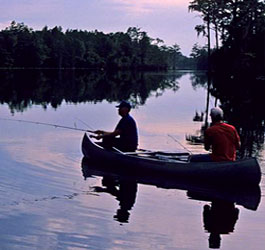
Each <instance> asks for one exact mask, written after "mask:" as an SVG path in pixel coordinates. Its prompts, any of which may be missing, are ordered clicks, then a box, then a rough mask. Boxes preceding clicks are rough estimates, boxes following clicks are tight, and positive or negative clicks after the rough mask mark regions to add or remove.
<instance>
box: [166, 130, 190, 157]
mask: <svg viewBox="0 0 265 250" xmlns="http://www.w3.org/2000/svg"><path fill="white" fill-rule="evenodd" d="M168 136H169V137H170V138H171V139H173V140H174V141H175V142H177V143H178V144H179V145H180V146H181V147H183V148H184V149H185V150H187V151H188V152H189V153H190V154H191V155H192V152H191V151H190V150H189V149H187V148H186V147H185V146H184V145H183V144H182V143H180V142H179V141H178V140H177V139H176V138H175V137H174V136H172V135H169V134H168Z"/></svg>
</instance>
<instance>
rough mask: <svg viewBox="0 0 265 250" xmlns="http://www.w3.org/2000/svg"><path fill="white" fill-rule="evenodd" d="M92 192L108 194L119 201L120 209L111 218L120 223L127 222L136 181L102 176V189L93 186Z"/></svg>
mask: <svg viewBox="0 0 265 250" xmlns="http://www.w3.org/2000/svg"><path fill="white" fill-rule="evenodd" d="M93 190H94V191H95V192H98V193H101V192H105V193H109V194H111V195H113V196H114V197H116V199H117V200H118V201H119V206H120V208H119V209H118V210H117V212H116V214H115V215H114V217H113V218H114V219H115V220H117V221H119V222H121V223H128V222H129V216H130V212H129V211H130V210H131V209H132V207H133V205H134V203H135V199H136V193H137V182H136V181H134V180H126V179H123V178H114V177H111V176H104V177H103V178H102V187H100V186H95V187H93Z"/></svg>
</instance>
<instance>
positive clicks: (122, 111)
mask: <svg viewBox="0 0 265 250" xmlns="http://www.w3.org/2000/svg"><path fill="white" fill-rule="evenodd" d="M116 108H119V115H120V116H125V115H127V114H128V113H129V112H130V110H131V108H132V106H131V104H130V103H129V102H127V101H121V103H120V104H119V105H118V106H116Z"/></svg>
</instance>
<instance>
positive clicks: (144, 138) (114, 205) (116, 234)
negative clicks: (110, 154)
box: [0, 72, 265, 250]
mask: <svg viewBox="0 0 265 250" xmlns="http://www.w3.org/2000/svg"><path fill="white" fill-rule="evenodd" d="M23 74H24V75H26V76H27V75H31V73H30V72H26V73H23ZM161 74H162V73H161ZM161 74H157V73H156V74H151V73H149V76H148V77H149V81H146V82H150V81H154V82H155V81H156V79H158V80H157V82H158V83H159V82H160V81H161V79H162V78H163V77H164V76H163V74H162V76H161ZM27 77H29V76H27ZM192 77H193V75H192V73H190V72H184V73H181V74H180V73H171V74H170V75H169V76H167V77H166V80H165V79H164V78H163V81H164V83H167V87H163V85H159V84H158V85H156V86H155V87H150V86H149V88H148V91H147V93H145V92H143V90H139V91H138V90H137V91H136V90H135V89H134V90H133V93H132V95H127V96H124V98H126V99H127V98H128V97H129V99H131V100H133V102H134V103H135V105H136V108H135V109H133V110H132V112H131V114H132V116H133V117H134V118H135V120H136V121H137V124H138V128H139V137H140V145H139V147H140V148H146V149H153V150H156V149H159V150H180V151H185V149H184V147H185V148H187V149H188V150H190V151H192V152H193V153H199V152H205V151H204V150H203V147H202V145H191V144H189V143H188V142H187V141H186V139H185V137H186V135H190V134H192V135H194V134H197V133H198V131H199V130H200V128H201V126H202V122H194V121H193V117H194V115H195V112H196V111H197V112H198V113H200V112H204V111H205V105H206V98H207V93H206V88H205V86H202V85H200V84H198V85H196V84H192ZM122 78H123V77H122V76H121V79H122ZM14 79H15V80H14V81H16V82H17V81H19V79H20V78H19V77H17V78H16V77H15V78H14ZM45 79H46V80H45V81H46V82H47V79H48V78H45ZM75 79H76V78H75ZM78 79H80V78H78ZM78 79H76V80H75V81H76V82H77V81H79V80H78ZM90 79H91V78H90V77H86V78H85V80H83V81H85V85H80V86H86V87H84V88H83V92H84V93H86V95H89V93H91V92H92V90H93V87H90V92H89V91H88V89H89V86H90V84H92V83H91V82H90ZM93 79H94V78H93ZM43 81H44V80H43V78H41V79H39V80H38V84H41V83H42V82H43ZM113 81H114V80H113ZM114 82H119V81H118V80H117V81H114ZM128 82H129V81H128ZM136 83H137V82H136ZM136 83H135V84H136ZM2 84H3V83H2ZM4 84H6V82H5V83H4ZM65 84H67V83H65ZM93 84H94V82H93ZM33 85H34V84H33ZM43 85H44V84H43ZM120 85H121V86H120V87H121V89H123V92H126V90H127V89H128V88H129V87H128V86H131V85H128V83H127V82H125V80H124V81H123V82H121V83H120ZM9 86H10V85H7V86H6V88H9ZM51 86H52V85H51ZM60 86H61V88H59V87H57V88H56V90H55V91H54V92H53V91H51V90H50V92H49V91H47V90H46V89H45V88H42V94H43V93H45V95H46V98H47V99H48V100H49V101H47V102H45V101H44V100H43V99H41V98H42V96H43V95H44V94H43V95H41V96H40V94H39V95H38V93H40V91H35V92H34V96H35V99H32V100H31V99H30V98H28V99H27V98H25V96H26V95H28V96H30V95H33V94H32V93H31V92H30V91H33V89H34V88H33V87H32V85H31V86H30V87H28V89H29V90H28V91H25V92H23V96H24V97H23V98H24V99H23V98H20V99H19V97H21V95H20V93H21V92H19V91H18V92H15V91H14V89H12V91H11V90H10V89H6V88H5V91H6V92H7V94H6V95H5V96H7V95H8V93H9V94H10V96H12V93H13V98H14V99H15V98H16V99H17V100H20V101H19V102H15V101H14V99H13V100H4V99H3V98H2V102H1V103H2V104H1V106H0V118H6V119H16V120H27V121H38V122H43V123H49V124H57V125H63V126H69V127H73V128H82V129H104V130H113V128H114V127H115V125H116V123H117V122H118V120H119V119H120V117H119V116H118V114H117V110H116V108H115V105H116V104H117V102H118V100H119V99H122V98H123V96H121V95H120V92H119V91H114V90H113V89H112V88H114V87H112V88H110V87H109V86H107V87H106V86H105V85H104V87H103V85H102V86H101V87H100V86H99V87H98V88H99V89H98V92H97V96H96V97H95V99H94V100H93V96H92V94H94V95H96V94H95V93H94V92H93V93H92V94H91V98H88V96H86V99H85V98H83V99H82V96H80V92H78V93H79V99H77V98H76V96H78V95H77V94H75V95H74V97H72V96H71V95H70V92H71V91H72V93H76V92H75V89H69V85H67V88H68V90H67V91H68V92H69V93H64V94H65V95H66V94H68V95H66V97H65V98H64V99H63V98H59V97H58V96H59V94H60V93H61V92H63V83H61V85H60ZM135 86H138V85H137V84H136V85H135ZM94 87H95V85H94ZM116 87H117V86H116ZM143 88H147V87H145V86H143V85H142V86H141V89H143ZM20 89H23V84H21V86H20ZM43 89H44V90H45V91H46V92H45V91H44V90H43ZM50 89H52V87H50ZM80 89H81V87H80ZM100 89H101V92H106V93H108V94H110V95H111V97H110V96H104V95H103V93H101V92H100ZM67 91H66V90H64V92H67ZM80 91H81V90H80ZM128 91H129V90H128ZM54 93H57V94H58V95H56V94H54ZM100 93H101V94H102V95H101V94H100ZM106 93H105V94H106ZM54 96H55V97H57V98H55V97H54ZM62 96H63V94H62ZM55 99H56V102H55ZM214 102H215V98H214V97H211V98H210V102H209V103H210V104H209V105H210V107H213V106H214ZM0 124H1V125H0V141H1V143H0V171H1V182H0V225H1V227H0V249H27V250H28V249H191V250H194V249H208V248H209V235H210V232H209V230H207V228H205V223H204V218H203V213H204V210H205V209H206V208H207V206H205V205H212V204H211V202H210V201H203V200H200V199H191V198H190V197H189V196H188V194H187V191H185V190H180V189H164V188H158V187H156V186H153V185H144V184H139V183H138V184H137V185H136V186H134V189H133V196H132V197H131V203H130V204H129V205H128V204H127V205H128V206H129V207H128V209H127V217H126V218H125V219H124V218H123V219H122V217H120V216H119V215H120V214H119V213H120V208H121V199H120V198H119V197H118V198H117V196H116V197H115V196H114V195H111V194H110V193H107V192H99V190H101V191H103V189H102V188H103V186H102V177H99V176H94V177H88V178H84V176H83V172H82V165H81V163H82V158H83V156H82V153H81V140H82V137H83V132H81V131H75V130H69V129H61V128H58V127H57V128H56V127H54V126H44V125H36V124H31V123H24V122H19V121H8V120H0ZM169 135H170V136H169ZM172 137H174V138H175V139H176V140H177V141H178V142H180V143H178V142H176V141H175V140H173V139H172ZM183 146H184V147H183ZM264 153H265V152H264V144H262V145H261V147H259V149H258V152H256V153H255V155H257V156H258V160H259V163H260V165H261V168H262V172H263V177H264V173H265V156H264ZM85 177H87V176H85ZM224 186H225V183H224ZM95 187H98V188H96V189H95ZM260 189H261V200H260V202H259V203H258V204H257V209H254V210H253V209H247V208H245V207H243V206H242V205H240V204H239V205H238V204H235V208H234V211H237V213H238V216H237V218H235V220H234V221H233V222H232V223H231V226H230V229H229V230H224V231H223V232H221V234H220V237H221V243H220V247H219V248H221V249H233V250H234V249H257V250H258V249H264V242H265V234H264V231H265V224H264V221H265V203H264V199H263V198H264V192H265V183H264V178H263V179H262V182H261V184H260ZM234 217H235V216H234ZM206 227H207V226H206Z"/></svg>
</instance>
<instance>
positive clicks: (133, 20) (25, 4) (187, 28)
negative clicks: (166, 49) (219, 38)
mask: <svg viewBox="0 0 265 250" xmlns="http://www.w3.org/2000/svg"><path fill="white" fill-rule="evenodd" d="M189 2H190V0H0V4H1V15H0V29H4V28H5V27H7V26H9V25H10V22H11V21H12V20H14V21H16V22H23V23H25V24H26V25H28V26H29V27H31V28H33V29H35V30H36V29H42V28H43V27H44V26H45V25H47V26H48V27H49V28H53V27H54V26H61V27H62V28H63V29H64V30H66V29H82V30H88V31H93V30H96V29H97V30H98V31H103V32H104V33H109V32H117V31H122V32H126V31H127V29H128V28H129V27H139V28H141V30H142V31H146V32H147V34H148V35H149V36H150V37H152V38H160V39H162V40H163V41H164V42H165V44H166V45H168V46H170V45H173V44H175V43H177V44H178V45H179V46H180V48H181V51H182V53H183V54H184V55H189V54H190V51H191V48H192V46H193V44H195V43H196V42H197V43H199V44H204V43H205V38H197V34H196V32H195V30H194V26H195V25H197V24H200V23H201V19H200V18H199V16H198V13H190V12H189V11H188V4H189Z"/></svg>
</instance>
